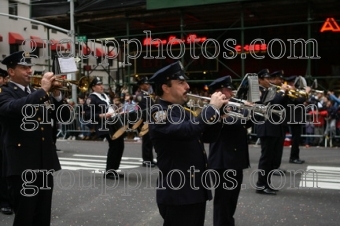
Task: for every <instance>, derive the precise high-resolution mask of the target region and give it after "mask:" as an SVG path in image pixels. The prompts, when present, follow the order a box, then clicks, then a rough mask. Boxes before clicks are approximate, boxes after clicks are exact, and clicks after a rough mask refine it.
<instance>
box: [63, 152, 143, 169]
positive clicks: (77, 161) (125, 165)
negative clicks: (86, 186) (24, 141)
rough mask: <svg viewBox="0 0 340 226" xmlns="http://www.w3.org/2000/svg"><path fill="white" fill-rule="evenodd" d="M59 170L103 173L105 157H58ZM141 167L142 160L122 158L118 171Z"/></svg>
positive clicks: (77, 155) (79, 155)
mask: <svg viewBox="0 0 340 226" xmlns="http://www.w3.org/2000/svg"><path fill="white" fill-rule="evenodd" d="M59 161H60V164H61V168H62V169H64V170H89V171H94V172H95V173H103V171H104V170H105V167H106V156H105V155H81V154H74V155H72V157H59ZM141 165H142V158H134V157H122V161H121V163H120V167H119V170H117V171H118V172H119V171H120V170H123V169H133V168H138V167H140V166H141Z"/></svg>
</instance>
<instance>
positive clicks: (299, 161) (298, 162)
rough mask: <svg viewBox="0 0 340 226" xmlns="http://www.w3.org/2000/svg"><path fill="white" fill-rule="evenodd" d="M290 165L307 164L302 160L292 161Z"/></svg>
mask: <svg viewBox="0 0 340 226" xmlns="http://www.w3.org/2000/svg"><path fill="white" fill-rule="evenodd" d="M289 163H294V164H303V163H305V160H301V159H290V160H289Z"/></svg>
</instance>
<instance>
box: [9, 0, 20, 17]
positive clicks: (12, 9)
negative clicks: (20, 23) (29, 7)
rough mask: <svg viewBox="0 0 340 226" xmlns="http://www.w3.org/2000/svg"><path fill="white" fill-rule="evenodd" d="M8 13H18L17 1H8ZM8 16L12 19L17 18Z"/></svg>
mask: <svg viewBox="0 0 340 226" xmlns="http://www.w3.org/2000/svg"><path fill="white" fill-rule="evenodd" d="M8 14H11V15H15V16H17V15H18V3H17V1H12V0H9V1H8ZM9 18H10V19H13V20H17V18H15V17H9Z"/></svg>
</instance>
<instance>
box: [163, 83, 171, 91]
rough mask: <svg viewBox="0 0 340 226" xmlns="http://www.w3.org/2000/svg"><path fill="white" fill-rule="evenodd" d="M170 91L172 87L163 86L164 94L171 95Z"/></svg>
mask: <svg viewBox="0 0 340 226" xmlns="http://www.w3.org/2000/svg"><path fill="white" fill-rule="evenodd" d="M169 89H170V87H169V86H168V85H167V84H163V85H162V90H163V92H164V93H169Z"/></svg>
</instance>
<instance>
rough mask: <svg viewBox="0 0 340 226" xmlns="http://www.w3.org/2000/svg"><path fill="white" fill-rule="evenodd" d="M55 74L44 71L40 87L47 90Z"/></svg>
mask: <svg viewBox="0 0 340 226" xmlns="http://www.w3.org/2000/svg"><path fill="white" fill-rule="evenodd" d="M54 78H55V76H54V74H53V72H46V73H45V74H44V75H43V77H42V79H41V88H42V89H43V90H45V92H49V91H50V89H51V86H52V82H53V80H54Z"/></svg>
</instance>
